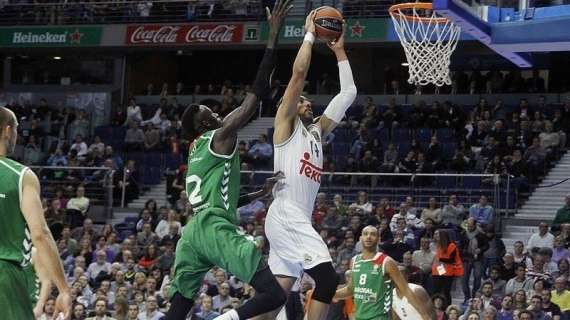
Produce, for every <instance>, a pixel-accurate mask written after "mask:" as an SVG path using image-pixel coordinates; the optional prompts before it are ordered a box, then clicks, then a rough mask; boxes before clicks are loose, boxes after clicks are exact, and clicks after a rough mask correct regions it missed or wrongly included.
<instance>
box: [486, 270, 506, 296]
mask: <svg viewBox="0 0 570 320" xmlns="http://www.w3.org/2000/svg"><path fill="white" fill-rule="evenodd" d="M500 275H501V267H500V266H499V265H494V266H493V267H491V271H490V272H489V281H490V282H491V283H492V284H493V296H495V297H502V296H504V295H505V286H506V285H507V282H506V281H505V280H503V279H501V278H500Z"/></svg>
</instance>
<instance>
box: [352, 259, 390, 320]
mask: <svg viewBox="0 0 570 320" xmlns="http://www.w3.org/2000/svg"><path fill="white" fill-rule="evenodd" d="M386 257H387V255H385V254H383V253H377V254H376V255H375V256H374V258H372V259H368V260H365V259H363V258H362V255H361V254H359V255H356V256H355V257H354V258H352V276H351V278H352V280H351V281H352V288H353V299H354V305H355V306H356V313H355V317H356V319H357V320H369V319H370V320H371V319H390V314H391V310H392V280H391V279H390V278H388V277H386V276H385V274H384V261H385V258H386Z"/></svg>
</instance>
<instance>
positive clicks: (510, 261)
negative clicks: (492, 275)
mask: <svg viewBox="0 0 570 320" xmlns="http://www.w3.org/2000/svg"><path fill="white" fill-rule="evenodd" d="M515 270H516V264H515V260H514V257H513V254H512V253H510V252H507V253H505V255H504V256H503V263H502V264H501V265H499V273H500V277H501V279H503V280H505V281H509V280H511V279H512V278H514V277H515V276H516V273H515Z"/></svg>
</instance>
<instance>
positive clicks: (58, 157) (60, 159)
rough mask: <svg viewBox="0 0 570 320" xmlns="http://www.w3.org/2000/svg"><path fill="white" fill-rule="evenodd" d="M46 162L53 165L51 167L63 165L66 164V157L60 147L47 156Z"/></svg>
mask: <svg viewBox="0 0 570 320" xmlns="http://www.w3.org/2000/svg"><path fill="white" fill-rule="evenodd" d="M46 164H47V165H48V166H53V167H56V166H63V167H65V166H67V158H66V157H65V155H64V154H63V152H62V151H61V149H59V148H57V149H56V150H55V152H54V153H53V154H51V155H50V156H49V158H48V159H47V161H46Z"/></svg>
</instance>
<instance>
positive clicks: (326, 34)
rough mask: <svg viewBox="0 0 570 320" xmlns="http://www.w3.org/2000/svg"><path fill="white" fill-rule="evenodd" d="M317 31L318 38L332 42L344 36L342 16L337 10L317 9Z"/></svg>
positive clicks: (326, 7)
mask: <svg viewBox="0 0 570 320" xmlns="http://www.w3.org/2000/svg"><path fill="white" fill-rule="evenodd" d="M316 11H317V14H316V15H315V31H316V33H317V38H319V39H321V40H323V41H326V42H331V41H335V40H336V39H338V38H339V37H340V35H341V34H342V20H343V18H342V14H341V13H340V12H339V11H338V10H337V9H335V8H333V7H329V6H324V7H320V8H318V9H316Z"/></svg>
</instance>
